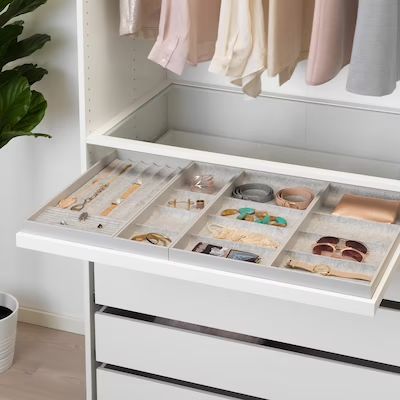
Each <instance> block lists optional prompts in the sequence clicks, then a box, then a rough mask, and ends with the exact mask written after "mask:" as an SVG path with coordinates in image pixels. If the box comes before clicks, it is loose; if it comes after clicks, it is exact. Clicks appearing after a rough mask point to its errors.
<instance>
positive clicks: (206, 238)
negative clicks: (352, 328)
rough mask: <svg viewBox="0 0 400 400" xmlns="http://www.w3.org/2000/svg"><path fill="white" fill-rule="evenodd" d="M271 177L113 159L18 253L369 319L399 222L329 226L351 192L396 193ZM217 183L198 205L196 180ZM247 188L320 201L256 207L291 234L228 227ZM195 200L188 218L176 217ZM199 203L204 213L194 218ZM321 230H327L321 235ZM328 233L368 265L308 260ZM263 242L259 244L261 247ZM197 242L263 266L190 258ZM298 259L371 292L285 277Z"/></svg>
mask: <svg viewBox="0 0 400 400" xmlns="http://www.w3.org/2000/svg"><path fill="white" fill-rule="evenodd" d="M118 160H121V162H123V163H125V164H127V163H128V165H132V169H128V172H127V171H126V169H125V167H121V168H120V170H119V172H118V173H117V172H116V171H114V170H113V169H112V170H111V176H113V175H112V173H114V175H115V179H116V180H115V179H114V178H113V177H111V178H109V177H108V175H107V174H106V176H105V177H104V176H103V172H104V169H107V168H108V166H109V165H112V163H113V162H117V161H118ZM118 162H119V161H118ZM110 163H111V164H110ZM269 167H270V168H271V171H273V172H268V171H265V172H260V171H244V170H242V169H240V168H234V167H225V166H221V165H211V164H203V163H192V162H190V161H188V160H187V161H185V160H181V159H179V160H178V159H171V158H166V157H162V156H156V155H151V154H145V155H144V154H143V153H135V152H130V151H120V150H118V151H116V152H114V153H113V154H111V155H109V156H107V157H105V158H104V159H102V160H100V161H99V162H98V163H97V164H96V165H95V166H93V167H92V168H91V169H90V170H89V171H88V172H87V173H86V174H84V175H83V176H82V177H81V178H79V179H78V180H77V181H76V182H74V183H73V184H72V185H70V186H69V187H68V188H67V189H65V190H64V191H63V192H62V193H60V194H59V195H58V196H56V197H55V198H54V199H52V200H51V201H50V202H49V203H48V204H47V205H45V206H44V207H43V208H42V209H41V210H39V211H38V212H37V213H35V214H34V215H33V216H32V217H31V218H30V219H29V220H28V221H27V222H26V224H25V225H24V227H23V229H22V230H21V231H20V232H19V233H18V234H17V244H18V245H19V246H20V247H24V248H27V249H32V250H38V251H43V252H47V253H52V254H57V255H61V256H66V257H72V258H77V259H81V260H86V261H92V262H95V263H102V264H110V265H115V266H118V267H132V268H133V269H134V270H136V271H142V272H151V273H152V274H155V275H160V276H164V277H169V278H177V279H182V280H186V281H191V282H194V283H199V284H204V285H209V286H213V287H216V288H220V289H226V290H231V291H234V292H241V293H247V294H253V295H256V296H260V297H266V298H269V299H277V300H281V301H289V302H293V303H299V304H306V305H311V306H318V307H322V308H326V309H331V310H338V311H344V312H349V313H353V314H360V315H368V316H373V315H374V314H375V311H376V309H377V307H378V306H379V304H380V303H381V300H382V298H383V294H384V293H385V290H386V288H387V287H388V286H389V284H390V282H391V281H392V280H393V276H394V271H395V269H396V267H397V264H398V261H399V257H400V246H399V242H400V223H396V224H392V225H386V224H378V223H367V222H365V221H357V220H352V219H349V218H347V219H343V218H339V217H336V216H333V215H331V214H332V204H334V202H335V201H337V198H338V196H340V194H342V193H345V192H346V190H349V191H351V192H354V193H358V194H362V195H369V196H377V195H378V194H380V195H381V196H382V197H385V198H386V197H387V198H391V199H392V198H395V199H397V198H398V199H400V185H399V184H398V183H397V182H396V181H390V180H384V179H378V178H374V179H372V180H371V182H372V183H373V186H374V187H373V188H372V187H369V188H368V187H358V186H357V185H356V184H355V182H358V181H359V180H360V181H361V178H363V180H362V182H367V179H366V178H367V177H359V176H353V175H350V174H341V176H340V178H341V179H342V182H340V183H337V182H336V183H331V182H329V180H331V179H332V175H331V173H330V172H329V171H326V172H325V173H326V178H327V181H321V180H315V179H313V170H312V169H310V170H309V171H308V172H309V173H308V174H305V173H304V171H305V170H307V169H302V173H303V174H304V175H303V176H292V175H283V173H284V172H286V173H288V171H291V173H292V174H294V175H295V174H296V168H295V167H291V166H285V167H284V166H283V165H282V166H281V171H279V166H277V165H275V164H271V165H270V166H269ZM113 168H114V167H113ZM115 168H117V167H115ZM113 171H114V172H113ZM280 172H281V173H280ZM319 172H320V175H321V174H323V173H324V171H322V170H320V171H319ZM210 174H211V175H213V177H214V183H213V190H214V192H213V193H211V192H209V193H207V194H204V193H201V198H200V197H199V196H200V195H199V193H197V192H196V193H194V194H193V192H191V189H192V185H193V177H194V176H204V175H210ZM121 175H122V178H121ZM339 180H340V179H339ZM139 181H140V184H139ZM104 182H105V183H104ZM249 182H262V183H265V182H266V183H268V185H270V187H271V188H272V189H273V191H274V192H275V193H276V192H277V191H278V190H280V189H281V188H282V187H286V186H288V187H293V186H307V187H308V188H309V189H310V190H312V191H313V192H314V193H315V198H314V200H313V201H312V203H310V205H309V207H308V209H306V210H292V209H289V208H286V207H279V206H278V205H277V204H275V203H274V201H273V200H271V201H269V202H268V203H265V204H262V205H260V206H259V207H263V208H262V209H261V208H260V209H257V210H258V211H260V210H261V211H262V212H267V213H269V215H271V216H275V217H280V218H281V220H282V219H285V220H287V226H286V227H285V226H272V225H270V224H258V223H250V222H248V221H245V220H238V219H237V218H225V216H222V215H221V212H223V210H224V208H226V207H228V208H231V207H234V208H238V209H240V208H246V206H251V207H256V205H254V204H253V203H251V202H250V201H247V200H242V199H237V198H235V199H233V198H232V197H230V195H231V193H232V189H233V188H234V187H236V185H242V184H246V183H249ZM110 187H111V189H110ZM138 187H140V190H138ZM385 189H386V190H385ZM395 189H396V190H395ZM99 191H100V192H99ZM96 193H97V194H96ZM98 193H100V195H99V194H98ZM182 196H183V197H182ZM188 196H190V197H189V201H188V202H186V203H185V204H187V207H188V209H178V208H174V207H176V204H178V203H179V204H181V203H184V202H183V201H181V200H182V198H186V197H188ZM181 197H182V198H181ZM171 199H172V200H171ZM174 200H175V202H174ZM197 200H199V204H200V206H199V207H198V208H197V207H196V208H195V207H193V205H194V204H196V201H197ZM71 202H72V203H71ZM70 203H71V204H70ZM65 204H66V205H67V206H68V207H69V205H72V207H76V206H80V205H83V206H84V207H86V208H84V209H83V210H82V212H81V211H78V212H77V211H74V210H70V209H63V208H62V207H61V205H65ZM171 204H172V205H173V206H172V207H171ZM261 211H260V212H261ZM397 222H399V221H397ZM210 224H211V225H213V226H214V225H215V224H225V227H224V229H227V230H228V231H232V232H233V231H235V232H236V231H240V232H242V233H243V232H247V233H246V234H245V235H244V236H243V235H242V234H241V235H240V236H237V235H236V234H235V235H233V236H232V235H230V236H229V235H228V236H229V237H231V239H232V240H228V239H229V238H225V239H221V238H220V237H215V236H214V234H215V230H210ZM318 224H326V229H325V228H324V226H319V225H318ZM214 227H215V226H214ZM328 228H329V229H328ZM325 230H331V231H332V232H327V233H326V234H329V233H330V234H335V235H340V233H341V232H343V234H348V235H351V236H352V237H351V239H358V236H360V239H359V240H364V238H365V240H367V243H368V246H369V249H370V250H371V251H370V254H368V255H367V258H366V260H367V261H366V262H365V263H358V262H355V261H345V260H339V261H338V260H337V259H336V258H333V257H322V256H318V255H315V254H312V241H314V240H316V239H317V238H318V236H320V235H321V236H323V235H324V234H325ZM232 232H230V233H231V234H232ZM260 235H261V236H263V237H264V239H263V240H262V241H261V242H257V240H258V239H259V238H260ZM217 236H218V235H217ZM353 236H354V237H353ZM243 237H245V238H247V239H249V240H250V239H251V240H253V239H254V238H256V239H257V238H258V239H257V240H256V243H252V242H251V240H250V242H246V243H238V241H240V240H241V239H242V238H243ZM338 237H341V238H343V236H338ZM238 238H239V239H238ZM254 240H255V239H254ZM199 242H208V243H210V245H214V246H221V247H223V250H224V251H225V250H226V249H230V250H231V251H232V252H233V254H234V255H236V256H238V257H239V255H240V256H243V255H244V253H246V254H248V253H249V252H252V253H254V254H255V255H257V257H256V258H254V261H255V260H257V261H259V264H256V263H253V262H245V261H243V260H242V259H237V258H235V259H228V258H223V257H215V256H212V255H208V254H199V253H197V252H195V251H193V249H194V247H195V246H196V247H197V245H196V243H197V244H198V243H199ZM375 242H376V243H375ZM155 244H156V245H155ZM272 244H274V245H273V246H272V248H271V247H270V245H272ZM229 254H230V253H229ZM291 256H294V257H296V258H297V259H298V261H301V262H303V263H304V262H309V263H310V262H312V263H313V264H315V265H317V266H318V265H321V264H323V266H324V268H328V269H329V270H330V271H333V270H335V269H336V272H337V273H338V271H339V270H344V272H345V273H347V274H349V273H350V275H351V273H352V272H357V273H358V275H360V273H361V274H362V275H364V276H365V275H366V274H369V277H370V279H371V282H360V281H357V280H356V279H345V278H343V276H342V277H341V278H340V277H338V276H335V277H334V276H329V277H326V276H321V275H319V274H316V273H311V272H309V271H308V272H306V271H299V270H292V269H290V268H287V261H288V257H291ZM239 258H240V257H239Z"/></svg>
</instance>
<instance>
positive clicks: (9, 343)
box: [0, 292, 19, 374]
mask: <svg viewBox="0 0 400 400" xmlns="http://www.w3.org/2000/svg"><path fill="white" fill-rule="evenodd" d="M0 306H2V307H7V308H9V309H10V310H11V311H12V314H11V315H9V316H8V317H7V318H4V319H0V374H1V373H3V372H5V371H7V370H8V369H9V368H10V367H11V365H12V363H13V360H14V350H15V339H16V336H17V319H18V308H19V304H18V301H17V299H16V298H15V297H14V296H11V295H10V294H7V293H1V292H0Z"/></svg>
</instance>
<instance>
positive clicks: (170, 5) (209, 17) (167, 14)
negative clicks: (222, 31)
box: [149, 0, 221, 75]
mask: <svg viewBox="0 0 400 400" xmlns="http://www.w3.org/2000/svg"><path fill="white" fill-rule="evenodd" d="M220 5H221V2H220V0H162V3H161V16H160V26H159V34H158V37H157V41H156V43H155V45H154V47H153V48H152V50H151V52H150V54H149V59H150V60H152V61H154V62H156V63H157V64H160V65H161V66H162V67H164V68H167V69H169V70H170V71H172V72H174V73H176V74H178V75H180V74H182V72H183V69H184V67H185V64H186V62H188V63H189V64H192V65H196V64H197V63H199V62H203V61H208V60H210V59H211V58H212V57H213V55H214V51H215V42H216V40H217V32H218V21H219V11H220Z"/></svg>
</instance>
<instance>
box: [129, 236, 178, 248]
mask: <svg viewBox="0 0 400 400" xmlns="http://www.w3.org/2000/svg"><path fill="white" fill-rule="evenodd" d="M131 240H134V241H136V242H144V241H147V242H149V243H150V244H153V245H155V246H164V247H168V246H169V245H170V244H171V243H172V240H171V239H170V238H169V237H167V236H164V235H162V234H161V233H145V234H142V235H136V236H133V237H132V238H131Z"/></svg>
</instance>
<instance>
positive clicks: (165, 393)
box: [97, 368, 230, 400]
mask: <svg viewBox="0 0 400 400" xmlns="http://www.w3.org/2000/svg"><path fill="white" fill-rule="evenodd" d="M135 399H136V400H229V399H230V397H226V396H219V395H216V394H212V393H207V392H202V391H199V390H195V389H189V388H187V387H183V386H178V385H174V384H170V383H165V382H160V381H156V380H154V379H148V378H142V377H139V376H134V375H129V374H126V373H122V372H115V371H110V370H107V369H104V368H99V369H98V370H97V400H135Z"/></svg>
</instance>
